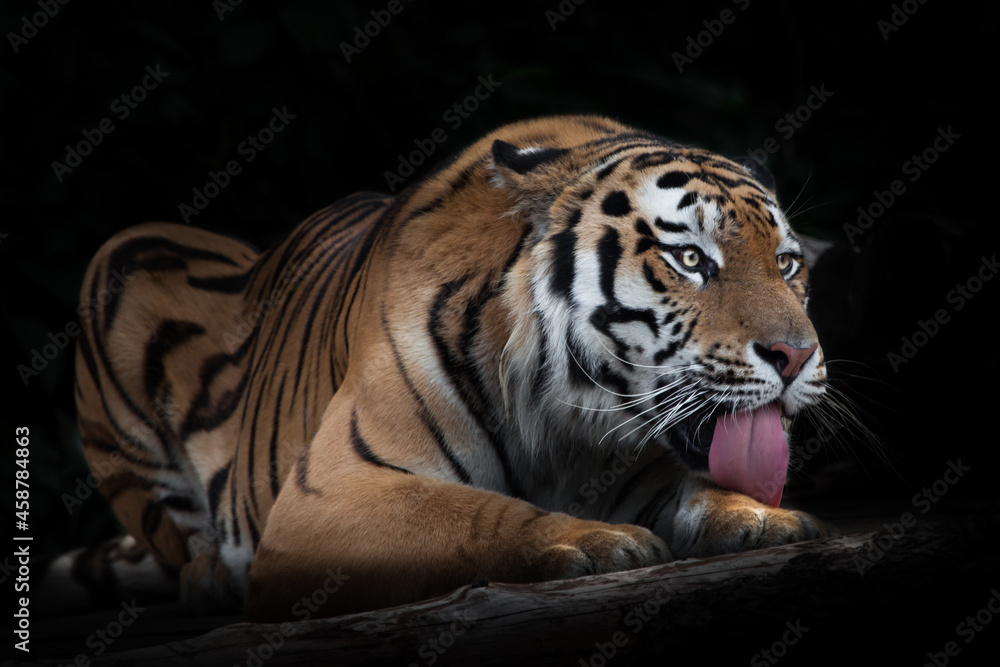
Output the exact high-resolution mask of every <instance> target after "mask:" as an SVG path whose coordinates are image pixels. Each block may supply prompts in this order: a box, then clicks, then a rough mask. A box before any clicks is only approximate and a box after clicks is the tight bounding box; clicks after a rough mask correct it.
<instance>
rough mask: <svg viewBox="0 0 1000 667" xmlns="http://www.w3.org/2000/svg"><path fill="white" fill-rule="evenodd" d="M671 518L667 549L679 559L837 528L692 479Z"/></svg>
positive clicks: (808, 536) (826, 533) (807, 537)
mask: <svg viewBox="0 0 1000 667" xmlns="http://www.w3.org/2000/svg"><path fill="white" fill-rule="evenodd" d="M687 486H688V487H689V488H688V493H687V494H686V495H685V499H684V501H683V502H682V503H681V505H680V507H679V509H678V511H677V513H676V514H675V515H674V516H673V539H672V540H671V541H670V545H671V548H672V549H674V552H675V553H676V554H677V555H678V556H679V557H687V556H695V557H702V556H714V555H717V554H726V553H735V552H738V551H747V550H750V549H764V548H767V547H773V546H779V545H782V544H790V543H792V542H802V541H805V540H812V539H817V538H820V537H827V536H829V535H832V534H835V533H836V530H835V529H834V528H833V527H832V526H830V525H829V524H827V523H825V522H823V521H821V520H820V519H818V518H816V517H815V516H813V515H811V514H809V513H807V512H801V511H798V510H789V509H784V508H781V507H771V506H770V505H765V504H763V503H760V502H758V501H757V500H755V499H753V498H751V497H750V496H747V495H745V494H742V493H739V492H737V491H730V490H727V489H722V488H719V487H718V486H716V485H715V484H713V483H712V482H711V481H710V480H707V479H705V478H704V477H700V476H695V475H692V476H691V479H689V480H688V482H687Z"/></svg>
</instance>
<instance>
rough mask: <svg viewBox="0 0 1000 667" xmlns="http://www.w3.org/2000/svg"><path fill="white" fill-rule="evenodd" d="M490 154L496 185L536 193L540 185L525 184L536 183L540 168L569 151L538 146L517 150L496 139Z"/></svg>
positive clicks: (515, 147)
mask: <svg viewBox="0 0 1000 667" xmlns="http://www.w3.org/2000/svg"><path fill="white" fill-rule="evenodd" d="M492 152H493V166H494V168H495V174H496V181H497V182H496V184H497V185H500V186H505V187H508V188H512V189H514V190H535V191H537V190H538V189H539V188H538V186H539V185H542V184H541V183H537V182H536V183H535V184H534V187H530V186H527V183H528V182H529V181H537V180H538V179H537V176H538V172H539V171H541V169H540V168H541V167H542V166H544V165H546V164H549V163H551V162H553V161H555V160H557V159H558V158H560V157H562V156H563V155H565V154H566V153H568V152H569V151H568V150H567V149H565V148H542V147H539V146H529V147H527V148H518V147H517V146H515V145H514V144H510V143H507V142H506V141H504V140H502V139H497V140H496V141H494V142H493V148H492ZM533 177H534V178H533ZM543 189H544V188H543Z"/></svg>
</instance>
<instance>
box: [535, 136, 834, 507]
mask: <svg viewBox="0 0 1000 667" xmlns="http://www.w3.org/2000/svg"><path fill="white" fill-rule="evenodd" d="M539 152H540V151H538V150H530V151H527V152H525V153H524V154H523V158H524V159H526V160H528V159H531V158H532V156H535V159H536V160H538V159H541V158H542V157H543V156H541V155H539ZM573 152H574V151H573V150H572V149H571V150H569V151H567V152H566V154H560V155H559V156H558V158H557V160H553V162H555V161H558V160H562V161H563V170H562V172H563V173H566V165H573V163H574V160H575V161H576V162H577V164H580V163H581V162H583V160H582V159H581V158H580V157H579V156H574V155H573ZM546 169H548V170H551V171H550V174H549V175H550V176H551V174H553V173H559V170H558V168H557V167H556V166H555V165H554V164H541V165H539V166H538V167H535V168H534V169H531V170H530V171H531V172H534V171H536V170H537V172H538V173H537V174H536V177H537V178H538V179H540V180H543V181H544V179H545V177H546ZM527 176H528V177H530V173H528V174H527ZM536 185H537V184H536ZM771 188H772V179H771V178H770V174H768V173H767V172H766V170H765V169H764V168H763V167H762V166H760V165H759V164H756V163H748V164H742V163H737V162H734V161H730V160H726V159H724V158H721V157H719V156H717V155H714V154H711V153H708V152H705V151H701V150H698V149H690V148H685V147H680V146H676V145H673V144H669V143H666V142H665V143H664V145H660V146H656V145H654V146H649V145H648V144H647V145H645V146H643V147H639V148H637V149H636V150H634V151H622V152H620V153H618V154H617V155H614V156H613V157H611V158H610V159H608V158H602V159H599V160H598V161H596V162H595V163H592V164H589V165H587V166H586V167H583V168H582V169H580V171H579V172H578V173H577V175H576V176H575V177H573V178H569V179H567V181H566V182H565V187H564V188H563V189H562V190H561V191H560V192H559V194H558V195H556V196H555V197H554V199H553V203H552V206H551V207H550V208H549V209H548V212H547V215H548V221H547V225H546V233H545V236H544V238H543V239H542V240H541V241H540V242H539V243H538V244H537V245H536V246H535V249H534V252H533V260H534V265H533V276H532V277H533V279H532V284H533V295H534V297H535V300H536V303H537V304H538V305H537V307H536V310H537V312H538V313H539V314H540V318H541V319H542V322H543V325H542V328H543V330H544V331H545V334H546V336H545V337H546V338H547V339H549V340H552V339H555V340H559V341H563V342H564V346H565V354H566V356H567V363H566V369H567V370H566V373H567V375H568V378H566V379H568V383H564V384H563V388H565V387H566V386H568V387H572V391H570V392H569V395H568V396H565V397H563V398H560V399H559V400H561V402H563V403H565V404H567V405H571V406H573V407H574V408H575V409H577V410H580V411H582V414H581V417H582V418H583V419H584V420H585V421H586V420H590V421H598V422H600V421H601V420H602V419H603V421H604V425H605V428H606V430H607V433H608V434H609V435H612V437H613V438H614V439H617V440H619V441H624V442H631V443H639V444H645V443H646V442H648V441H651V440H655V441H663V442H666V443H669V445H671V446H672V447H673V449H674V450H675V451H676V452H677V454H678V455H679V456H680V457H681V458H682V460H683V461H684V462H685V463H687V464H688V466H689V467H691V468H694V469H696V470H704V469H708V471H709V473H710V475H711V477H712V479H713V480H714V481H716V483H718V484H719V485H720V486H723V487H725V488H731V489H734V490H738V491H741V492H743V493H746V494H747V495H751V496H754V497H755V498H757V499H758V500H760V501H761V502H765V503H767V504H770V505H774V506H777V504H778V502H779V500H780V497H781V489H782V487H783V485H784V479H785V471H786V469H787V465H788V461H789V450H788V444H787V441H786V438H785V426H787V423H788V421H787V420H788V417H790V416H792V415H795V414H796V413H798V412H800V411H801V410H802V409H803V408H806V407H808V406H810V405H813V404H815V403H817V401H818V400H819V399H820V397H821V396H822V394H823V392H824V386H825V385H824V381H825V366H824V363H823V356H822V351H821V350H820V348H819V344H818V341H817V336H816V332H815V330H814V329H813V326H812V324H811V322H810V321H809V318H808V316H807V315H806V311H805V306H806V301H807V268H806V266H805V262H804V256H803V250H802V247H801V245H800V243H799V241H798V240H797V239H796V237H795V235H794V234H793V233H792V230H791V228H790V226H789V224H788V222H787V220H786V219H785V217H784V215H783V214H782V212H781V210H780V208H779V207H778V205H777V203H776V200H775V195H774V192H773V190H772V189H771ZM536 192H537V191H536ZM555 347H558V345H557V346H555ZM549 354H554V355H556V356H558V350H550V351H549ZM783 420H784V423H783Z"/></svg>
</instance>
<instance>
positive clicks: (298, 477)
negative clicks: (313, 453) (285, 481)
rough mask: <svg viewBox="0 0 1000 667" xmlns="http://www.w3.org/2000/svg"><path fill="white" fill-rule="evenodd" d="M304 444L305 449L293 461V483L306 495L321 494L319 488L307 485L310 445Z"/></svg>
mask: <svg viewBox="0 0 1000 667" xmlns="http://www.w3.org/2000/svg"><path fill="white" fill-rule="evenodd" d="M311 444H312V443H311V442H310V444H309V445H306V448H305V450H304V451H303V452H302V454H301V455H300V456H299V459H298V461H296V462H295V485H296V486H297V487H299V490H300V491H302V493H304V494H306V495H315V496H319V495H322V493H321V492H320V490H319V489H317V488H316V487H315V486H310V485H309V480H308V474H309V448H310V446H311Z"/></svg>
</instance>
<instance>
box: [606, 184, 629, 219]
mask: <svg viewBox="0 0 1000 667" xmlns="http://www.w3.org/2000/svg"><path fill="white" fill-rule="evenodd" d="M601 210H602V211H604V213H605V214H607V215H610V216H614V217H616V218H620V217H622V216H625V215H628V214H629V213H631V212H632V203H631V202H629V200H628V195H627V194H625V193H624V192H622V191H621V190H615V191H614V192H611V193H609V194H608V195H607V196H606V197H605V198H604V200H603V201H602V202H601Z"/></svg>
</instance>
